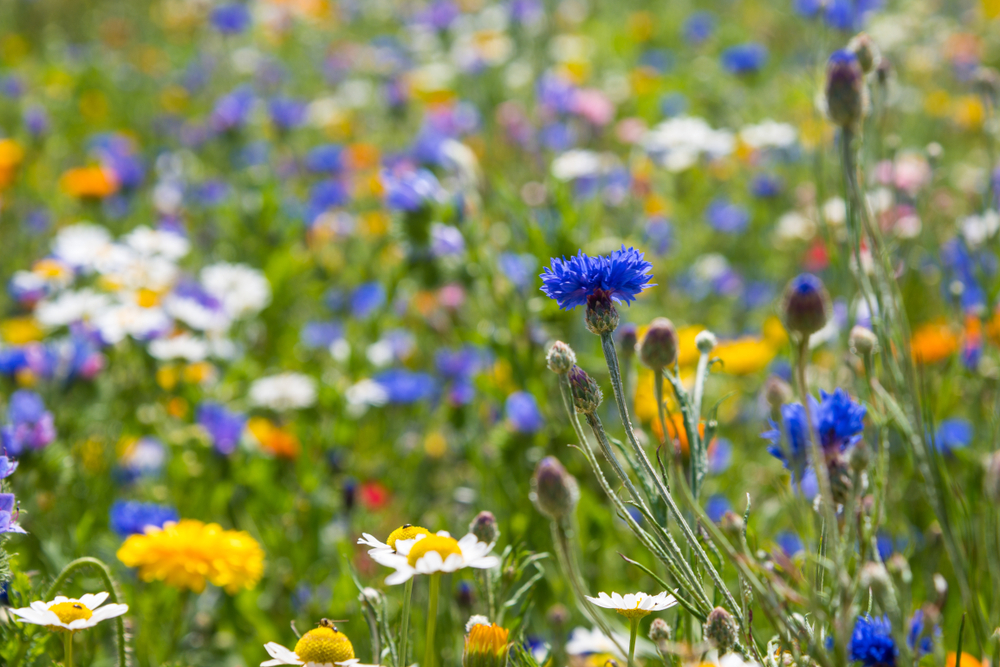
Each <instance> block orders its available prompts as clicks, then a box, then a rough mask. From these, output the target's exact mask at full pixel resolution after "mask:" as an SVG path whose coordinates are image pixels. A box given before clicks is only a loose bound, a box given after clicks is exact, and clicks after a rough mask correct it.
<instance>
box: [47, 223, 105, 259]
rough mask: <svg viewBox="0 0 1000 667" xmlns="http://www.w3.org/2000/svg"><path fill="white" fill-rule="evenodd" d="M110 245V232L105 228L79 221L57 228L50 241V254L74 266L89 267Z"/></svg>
mask: <svg viewBox="0 0 1000 667" xmlns="http://www.w3.org/2000/svg"><path fill="white" fill-rule="evenodd" d="M110 247H111V233H110V232H108V230H107V229H105V228H104V227H101V226H100V225H95V224H93V223H91V222H81V223H78V224H75V225H69V226H68V227H63V228H62V229H60V230H59V232H58V233H57V234H56V237H55V239H54V240H53V241H52V254H53V255H55V256H56V257H58V258H59V259H61V260H63V261H64V262H66V263H67V264H69V265H70V266H73V267H75V268H81V269H90V268H92V267H93V265H94V261H95V260H97V259H98V258H99V257H101V256H102V255H103V254H105V253H106V252H108V250H109V249H110Z"/></svg>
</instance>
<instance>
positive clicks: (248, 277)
mask: <svg viewBox="0 0 1000 667" xmlns="http://www.w3.org/2000/svg"><path fill="white" fill-rule="evenodd" d="M201 284H202V285H203V286H204V287H205V291H206V292H208V293H209V294H211V295H212V296H214V297H215V298H216V299H218V300H219V301H221V302H222V307H223V309H224V310H225V311H226V314H227V315H229V316H230V317H232V318H233V319H239V318H241V317H245V316H247V315H254V314H256V313H258V312H260V311H261V310H263V308H264V307H265V306H266V305H267V304H269V303H270V302H271V283H269V282H268V281H267V278H265V277H264V274H263V273H261V272H260V271H258V270H257V269H254V268H251V267H249V266H247V265H246V264H225V263H223V264H213V265H211V266H206V267H205V268H204V269H202V270H201Z"/></svg>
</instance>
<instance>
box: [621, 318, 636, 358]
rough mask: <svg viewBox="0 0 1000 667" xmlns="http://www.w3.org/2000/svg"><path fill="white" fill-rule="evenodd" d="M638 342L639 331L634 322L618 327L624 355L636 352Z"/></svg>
mask: <svg viewBox="0 0 1000 667" xmlns="http://www.w3.org/2000/svg"><path fill="white" fill-rule="evenodd" d="M638 342H639V341H638V332H637V331H636V327H635V325H634V324H632V323H631V322H630V323H628V324H623V325H621V326H620V327H618V344H619V345H620V346H621V349H622V354H623V355H629V354H634V353H635V348H636V344H637V343H638Z"/></svg>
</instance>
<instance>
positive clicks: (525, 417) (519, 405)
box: [504, 391, 545, 433]
mask: <svg viewBox="0 0 1000 667" xmlns="http://www.w3.org/2000/svg"><path fill="white" fill-rule="evenodd" d="M504 414H505V415H506V417H507V422H508V423H509V424H510V426H511V428H513V429H514V430H515V431H516V432H518V433H535V432H537V431H538V430H539V429H541V428H542V426H543V425H544V424H545V419H544V418H543V417H542V413H541V411H539V409H538V401H536V400H535V397H534V396H533V395H532V394H530V393H528V392H526V391H515V392H514V393H513V394H511V395H510V396H508V397H507V401H506V403H505V404H504Z"/></svg>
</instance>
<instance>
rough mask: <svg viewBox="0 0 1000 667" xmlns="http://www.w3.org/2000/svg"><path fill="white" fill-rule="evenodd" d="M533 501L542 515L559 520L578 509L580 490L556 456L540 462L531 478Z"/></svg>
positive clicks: (547, 457)
mask: <svg viewBox="0 0 1000 667" xmlns="http://www.w3.org/2000/svg"><path fill="white" fill-rule="evenodd" d="M531 500H532V502H533V503H535V507H537V508H538V511H540V512H541V513H542V514H544V515H546V516H547V517H549V518H550V519H556V520H558V519H561V518H563V517H565V516H567V515H569V514H571V513H572V512H573V510H574V509H576V504H577V503H578V502H579V501H580V488H579V487H578V486H577V483H576V479H575V478H574V477H573V475H571V474H569V473H568V472H566V468H564V467H563V465H562V464H561V463H559V461H558V460H557V459H556V458H555V457H554V456H546V457H545V458H544V459H542V460H541V461H539V462H538V466H537V467H536V468H535V476H534V477H532V478H531Z"/></svg>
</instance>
